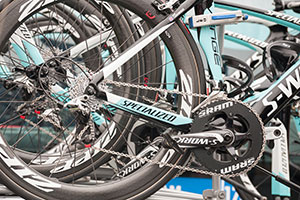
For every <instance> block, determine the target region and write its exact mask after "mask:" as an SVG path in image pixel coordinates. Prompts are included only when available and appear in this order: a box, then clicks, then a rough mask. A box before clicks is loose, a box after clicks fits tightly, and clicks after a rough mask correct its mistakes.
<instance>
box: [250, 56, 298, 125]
mask: <svg viewBox="0 0 300 200" xmlns="http://www.w3.org/2000/svg"><path fill="white" fill-rule="evenodd" d="M299 91H300V60H298V61H297V62H296V63H295V64H294V65H293V66H292V67H290V68H289V69H288V70H287V71H286V72H285V73H284V74H283V75H282V76H281V77H280V78H279V79H278V80H277V81H276V82H275V83H274V84H273V85H272V86H271V87H269V88H268V89H267V90H266V91H264V92H263V95H261V96H260V97H259V98H258V99H257V100H256V101H255V104H254V105H253V109H255V110H256V111H257V113H258V114H259V115H260V117H261V119H262V120H263V122H264V124H266V123H267V122H268V121H270V119H272V118H273V117H274V116H276V115H277V114H278V113H279V112H280V111H281V110H282V109H283V108H284V107H285V106H286V105H287V104H288V103H289V102H290V101H291V100H292V99H293V97H294V96H295V95H296V94H298V93H299Z"/></svg>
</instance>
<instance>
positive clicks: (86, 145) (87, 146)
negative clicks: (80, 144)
mask: <svg viewBox="0 0 300 200" xmlns="http://www.w3.org/2000/svg"><path fill="white" fill-rule="evenodd" d="M84 146H85V148H90V147H91V146H92V145H91V144H85V145H84Z"/></svg>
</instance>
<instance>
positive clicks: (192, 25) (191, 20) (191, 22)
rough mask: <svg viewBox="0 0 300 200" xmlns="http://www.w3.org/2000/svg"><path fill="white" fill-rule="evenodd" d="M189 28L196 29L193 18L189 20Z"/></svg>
mask: <svg viewBox="0 0 300 200" xmlns="http://www.w3.org/2000/svg"><path fill="white" fill-rule="evenodd" d="M189 26H190V28H194V23H193V17H190V18H189Z"/></svg>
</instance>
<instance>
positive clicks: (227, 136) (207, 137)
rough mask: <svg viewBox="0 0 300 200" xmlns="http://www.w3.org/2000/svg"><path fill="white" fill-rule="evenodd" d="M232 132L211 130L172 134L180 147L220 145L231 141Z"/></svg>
mask: <svg viewBox="0 0 300 200" xmlns="http://www.w3.org/2000/svg"><path fill="white" fill-rule="evenodd" d="M233 138H234V136H233V133H232V132H231V131H230V130H228V129H225V130H213V131H205V132H199V133H189V134H183V135H176V136H172V139H173V140H174V141H176V143H177V145H178V146H179V147H180V148H189V149H190V148H199V147H220V146H224V145H228V144H230V143H231V142H232V141H233Z"/></svg>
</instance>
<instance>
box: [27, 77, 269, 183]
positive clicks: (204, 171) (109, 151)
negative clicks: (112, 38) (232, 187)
mask: <svg viewBox="0 0 300 200" xmlns="http://www.w3.org/2000/svg"><path fill="white" fill-rule="evenodd" d="M107 84H113V85H115V86H117V87H121V86H123V87H131V88H136V89H144V90H151V91H155V92H161V93H172V94H178V95H188V96H193V97H209V95H205V94H197V93H190V92H183V91H178V90H167V89H163V88H155V87H149V86H143V85H136V84H131V83H124V82H118V81H112V80H104V81H103V82H102V83H100V87H101V86H102V87H104V86H107ZM216 99H222V100H231V101H236V102H238V103H241V104H243V105H245V106H246V107H247V108H248V109H249V110H251V111H252V112H253V113H254V114H255V115H256V117H257V119H258V120H259V122H260V124H261V127H262V130H263V145H262V147H261V151H260V153H259V156H258V158H257V159H256V160H255V162H254V163H253V164H252V165H251V166H250V167H248V168H246V169H245V170H243V171H241V172H239V173H236V174H230V175H226V174H221V173H215V172H211V171H207V170H203V169H196V168H192V167H190V166H183V165H177V164H171V163H167V162H161V161H155V160H151V159H148V158H141V157H139V156H134V155H129V154H126V153H121V152H117V151H113V150H108V149H104V148H101V147H95V146H91V147H90V148H93V149H94V150H98V151H102V152H104V153H107V154H111V155H115V156H120V157H125V158H129V159H136V160H139V161H141V162H148V163H151V164H157V165H160V166H165V167H170V168H174V169H178V170H182V171H189V172H193V173H199V174H205V175H209V176H222V177H235V176H240V175H241V174H244V173H247V172H248V171H249V170H250V169H252V168H253V167H254V166H255V165H256V164H257V163H258V161H259V160H260V158H261V157H262V155H263V152H264V147H265V144H266V136H265V131H264V126H263V123H262V121H261V119H260V117H259V116H258V114H257V113H256V112H255V111H254V110H253V109H252V108H251V107H250V106H249V105H248V104H245V103H243V102H241V101H239V100H236V99H231V98H227V97H224V96H223V97H220V96H217V97H216V98H213V99H211V100H216ZM206 105H207V104H205V105H202V106H201V107H204V106H206ZM201 107H200V108H201ZM32 123H33V122H32ZM50 123H55V122H54V121H52V120H51V122H50ZM53 125H55V126H59V127H60V128H62V129H63V127H61V126H60V125H59V124H57V123H55V124H53ZM89 127H90V124H89V125H87V126H86V127H85V128H84V129H83V130H82V131H81V132H80V134H79V135H81V134H82V133H83V132H84V131H86V130H87V128H89ZM69 134H71V135H73V136H74V134H73V133H71V132H70V131H69ZM52 135H53V134H52ZM187 164H188V165H190V164H191V162H188V163H187Z"/></svg>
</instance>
